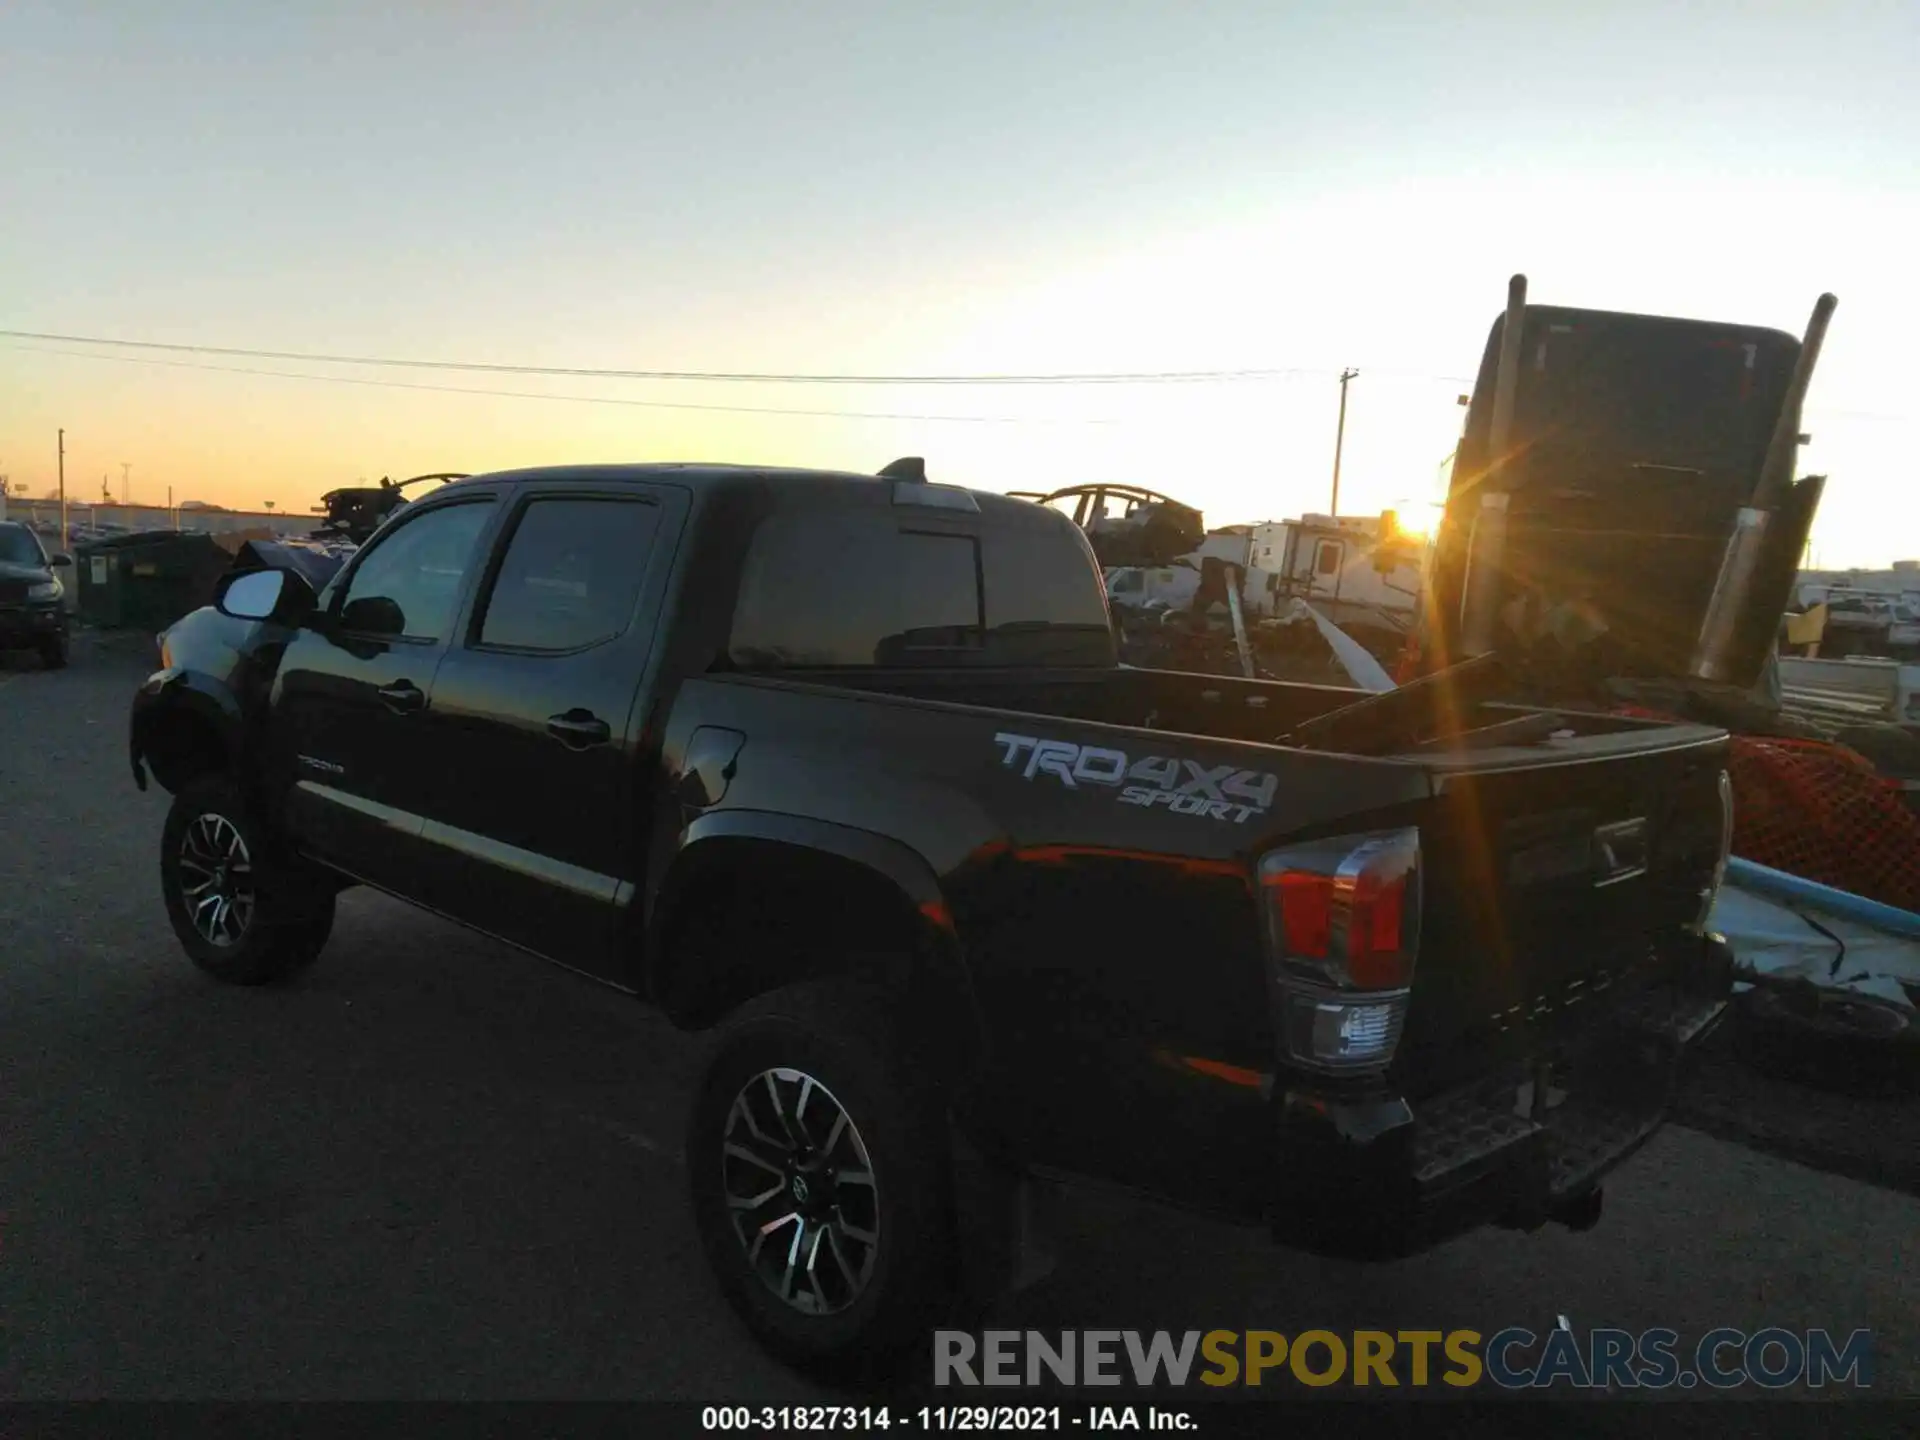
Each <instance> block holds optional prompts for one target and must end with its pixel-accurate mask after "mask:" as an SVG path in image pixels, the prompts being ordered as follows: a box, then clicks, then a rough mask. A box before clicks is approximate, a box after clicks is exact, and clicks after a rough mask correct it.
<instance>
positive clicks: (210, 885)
mask: <svg viewBox="0 0 1920 1440" xmlns="http://www.w3.org/2000/svg"><path fill="white" fill-rule="evenodd" d="M180 898H181V899H182V900H183V901H184V902H185V904H186V907H187V916H188V918H189V919H190V920H191V921H192V922H193V928H194V929H195V930H196V931H198V932H199V934H200V937H201V938H202V939H204V940H205V941H207V943H208V944H210V945H218V946H220V947H221V948H223V949H225V948H227V947H230V946H233V945H237V944H239V943H240V941H241V940H242V939H243V938H244V937H245V935H246V933H247V927H248V926H249V925H250V924H252V922H253V907H254V888H253V856H252V855H251V854H250V853H249V852H248V850H247V842H246V841H245V840H244V839H243V838H241V835H240V831H239V828H238V827H237V826H235V825H234V823H233V822H232V821H231V820H229V819H227V818H226V816H224V815H214V814H202V815H196V816H195V817H194V819H193V823H192V824H190V825H189V826H187V833H186V834H185V835H183V836H182V837H181V840H180Z"/></svg>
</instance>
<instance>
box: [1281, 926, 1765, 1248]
mask: <svg viewBox="0 0 1920 1440" xmlns="http://www.w3.org/2000/svg"><path fill="white" fill-rule="evenodd" d="M1701 944H1702V947H1703V949H1704V950H1705V951H1706V952H1707V953H1706V955H1705V956H1703V957H1702V958H1703V960H1704V963H1703V964H1701V965H1698V966H1695V965H1686V966H1682V967H1681V969H1682V970H1683V971H1684V972H1685V973H1686V974H1687V976H1688V979H1687V980H1686V982H1685V983H1684V984H1683V983H1680V982H1675V981H1664V982H1662V983H1659V984H1655V985H1651V986H1649V987H1647V988H1645V989H1644V990H1642V991H1640V992H1638V993H1637V994H1636V995H1635V996H1634V997H1633V998H1632V999H1631V1001H1629V1002H1627V1003H1625V1004H1623V1005H1622V1006H1621V1007H1620V1008H1619V1009H1618V1010H1617V1011H1616V1012H1615V1013H1613V1014H1611V1015H1609V1016H1608V1017H1607V1019H1606V1021H1605V1023H1604V1024H1603V1025H1601V1026H1599V1027H1597V1028H1596V1029H1595V1030H1594V1031H1593V1032H1591V1033H1589V1034H1587V1035H1585V1036H1583V1037H1581V1039H1580V1040H1579V1041H1578V1042H1576V1043H1575V1044H1572V1045H1569V1046H1566V1047H1563V1048H1554V1047H1543V1049H1542V1052H1541V1054H1540V1055H1539V1057H1537V1058H1536V1059H1533V1060H1530V1061H1528V1062H1524V1063H1515V1064H1511V1065H1507V1066H1503V1067H1501V1068H1500V1069H1498V1070H1496V1071H1493V1072H1490V1073H1488V1074H1487V1075H1485V1076H1482V1077H1480V1078H1478V1079H1476V1080H1474V1081H1473V1082H1471V1083H1469V1084H1466V1085H1463V1086H1460V1087H1458V1088H1456V1089H1453V1090H1451V1091H1448V1092H1446V1093H1443V1094H1440V1095H1437V1096H1432V1097H1428V1098H1426V1099H1424V1100H1421V1101H1418V1102H1413V1103H1410V1102H1408V1101H1407V1100H1405V1099H1403V1098H1398V1097H1394V1096H1384V1097H1374V1098H1368V1099H1352V1098H1334V1097H1332V1096H1328V1095H1316V1094H1314V1093H1312V1092H1311V1091H1307V1090H1301V1089H1294V1090H1289V1091H1287V1092H1285V1093H1284V1094H1282V1095H1278V1096H1276V1099H1277V1100H1278V1101H1279V1105H1278V1126H1279V1162H1278V1164H1277V1165H1276V1167H1275V1178H1274V1184H1273V1188H1272V1191H1271V1204H1270V1207H1269V1212H1268V1216H1267V1220H1268V1223H1269V1224H1270V1226H1271V1227H1272V1230H1273V1233H1274V1236H1275V1238H1276V1239H1278V1240H1280V1241H1282V1242H1284V1243H1286V1244H1289V1245H1294V1246H1298V1247H1300V1248H1303V1249H1308V1250H1314V1251H1318V1252H1321V1253H1324V1254H1334V1255H1341V1256H1346V1257H1349V1258H1356V1259H1389V1258H1393V1257H1396V1256H1402V1255H1408V1254H1413V1253H1416V1252H1418V1251H1420V1250H1424V1249H1428V1248H1431V1247H1432V1246H1434V1245H1437V1244H1439V1243H1441V1242H1443V1241H1445V1240H1447V1239H1450V1238H1452V1237H1453V1236H1455V1235H1458V1234H1460V1233H1462V1232H1464V1231H1467V1230H1471V1229H1476V1228H1479V1227H1480V1226H1484V1225H1501V1226H1508V1227H1512V1228H1518V1229H1533V1228H1537V1227H1538V1226H1540V1225H1542V1224H1545V1223H1546V1222H1547V1221H1548V1220H1551V1219H1553V1218H1554V1217H1555V1215H1556V1213H1560V1212H1565V1211H1568V1210H1570V1209H1571V1207H1572V1206H1573V1205H1574V1204H1576V1203H1578V1202H1580V1201H1582V1200H1583V1199H1587V1198H1588V1197H1591V1196H1592V1195H1593V1194H1594V1193H1595V1192H1596V1191H1597V1190H1598V1188H1599V1186H1600V1183H1601V1181H1602V1180H1603V1179H1604V1178H1605V1177H1606V1175H1607V1174H1608V1172H1610V1171H1611V1170H1613V1169H1614V1168H1615V1167H1616V1166H1618V1165H1619V1164H1621V1162H1623V1161H1625V1160H1626V1159H1627V1158H1628V1157H1629V1156H1631V1155H1632V1154H1633V1153H1634V1152H1635V1151H1636V1150H1638V1149H1639V1148H1640V1147H1641V1146H1642V1145H1644V1144H1645V1143H1646V1142H1647V1141H1648V1140H1649V1139H1651V1138H1652V1136H1653V1135H1654V1134H1655V1133H1656V1132H1657V1131H1658V1130H1659V1128H1660V1127H1661V1125H1662V1124H1664V1123H1665V1121H1666V1118H1667V1115H1668V1114H1669V1112H1670V1110H1671V1106H1672V1101H1673V1096H1674V1092H1675V1089H1676V1087H1677V1085H1678V1083H1679V1080H1680V1077H1681V1074H1682V1072H1683V1068H1684V1065H1685V1062H1686V1059H1687V1056H1688V1055H1689V1053H1690V1052H1691V1051H1692V1050H1693V1049H1694V1047H1695V1046H1697V1045H1698V1044H1699V1042H1700V1041H1701V1040H1703V1039H1704V1038H1705V1037H1706V1036H1707V1035H1708V1034H1709V1033H1710V1032H1711V1031H1712V1030H1713V1029H1714V1028H1715V1027H1716V1026H1717V1025H1718V1024H1719V1023H1720V1021H1721V1019H1722V1018H1723V1016H1724V1015H1725V1012H1726V1007H1727V1002H1728V997H1729V995H1730V993H1731V984H1732V956H1731V953H1730V952H1729V951H1727V949H1726V946H1725V944H1724V942H1722V941H1720V940H1718V939H1717V938H1714V939H1710V940H1707V941H1703V942H1701Z"/></svg>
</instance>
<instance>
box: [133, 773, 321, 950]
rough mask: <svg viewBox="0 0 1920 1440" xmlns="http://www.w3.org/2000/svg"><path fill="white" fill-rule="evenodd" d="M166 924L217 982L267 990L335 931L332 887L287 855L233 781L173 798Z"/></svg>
mask: <svg viewBox="0 0 1920 1440" xmlns="http://www.w3.org/2000/svg"><path fill="white" fill-rule="evenodd" d="M160 845H161V849H160V887H161V892H162V895H163V896H164V898H165V900H166V906H167V919H168V920H169V921H171V922H172V924H173V932H174V934H175V935H177V936H178V937H179V939H180V943H181V945H182V946H183V947H184V948H185V949H186V952H187V955H188V956H189V958H191V959H192V961H193V963H194V964H196V965H198V966H199V967H200V968H201V969H202V970H204V971H206V972H207V973H208V974H209V975H212V976H213V977H214V978H216V979H218V980H224V981H227V982H228V983H229V984H235V985H264V984H267V983H269V982H271V981H274V980H280V979H284V978H285V977H287V976H289V975H291V974H293V973H295V972H296V971H299V970H302V969H304V968H305V967H306V966H308V965H310V964H311V963H312V962H313V961H314V959H315V958H316V957H318V955H319V954H320V951H321V949H322V947H324V946H325V945H326V943H327V937H328V936H329V935H330V934H331V933H332V930H333V894H334V892H333V886H332V885H331V884H330V883H329V882H328V880H327V878H326V877H325V876H323V875H320V874H318V873H316V872H315V871H313V870H312V869H311V868H309V867H306V866H303V865H300V864H298V863H297V862H293V861H290V860H288V859H286V858H285V857H283V856H282V855H281V853H280V852H279V849H278V847H277V846H275V845H273V844H272V843H271V841H270V839H269V837H267V836H266V835H265V834H264V833H263V831H262V829H261V827H260V826H259V824H258V823H257V822H256V821H255V819H254V818H253V815H252V812H251V810H250V809H249V807H248V806H247V804H246V800H245V797H244V796H243V795H242V794H241V793H240V790H239V787H238V786H236V785H235V784H234V783H233V782H232V781H231V780H230V779H228V778H227V777H225V776H214V777H210V778H208V779H204V780H199V781H196V782H194V783H193V784H192V785H189V786H187V787H186V788H184V789H183V790H181V792H180V793H179V795H177V796H176V797H175V798H174V802H173V808H172V809H171V810H169V811H168V812H167V822H166V825H165V827H164V828H163V830H162V832H161V841H160Z"/></svg>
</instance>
